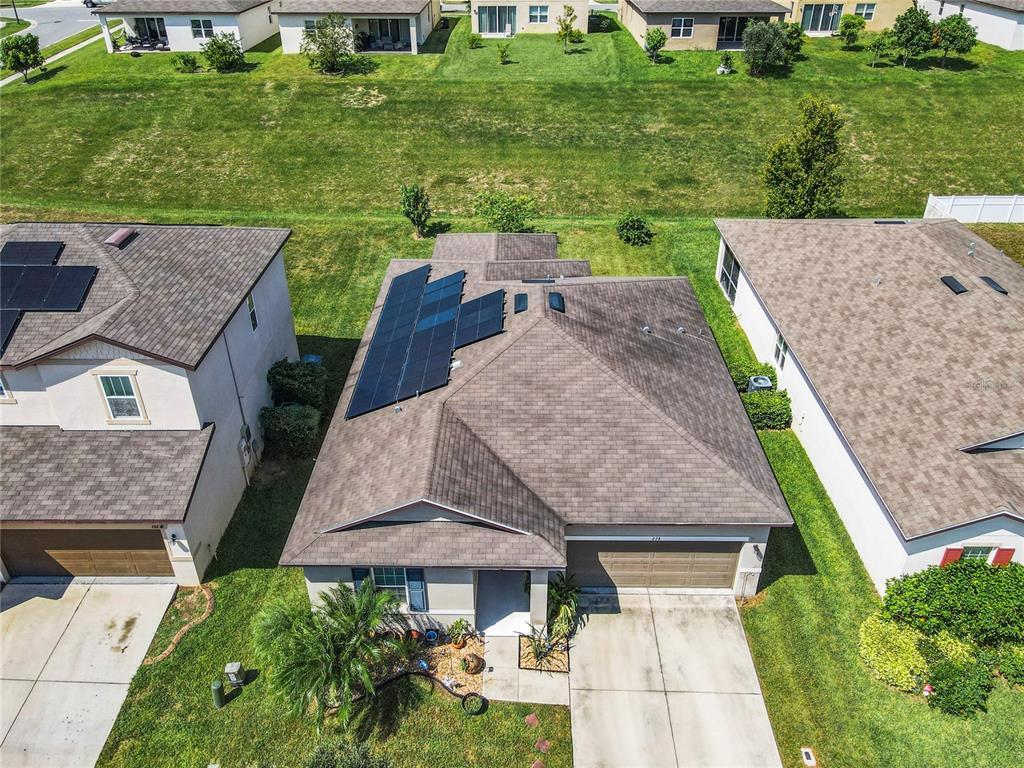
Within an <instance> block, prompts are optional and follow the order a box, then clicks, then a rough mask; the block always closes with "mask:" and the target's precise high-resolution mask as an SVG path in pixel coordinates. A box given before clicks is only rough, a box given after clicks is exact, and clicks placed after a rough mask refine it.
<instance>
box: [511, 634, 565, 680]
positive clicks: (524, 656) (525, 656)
mask: <svg viewBox="0 0 1024 768" xmlns="http://www.w3.org/2000/svg"><path fill="white" fill-rule="evenodd" d="M519 668H520V669H537V670H540V671H541V672H568V671H569V643H568V642H567V641H563V642H560V643H556V644H555V645H554V648H553V649H552V651H551V652H550V653H549V654H548V655H547V656H545V657H544V658H543V659H542V660H541V661H539V662H538V661H537V659H536V657H535V656H534V655H533V654H532V653H531V652H530V643H529V640H528V639H527V638H525V637H520V638H519Z"/></svg>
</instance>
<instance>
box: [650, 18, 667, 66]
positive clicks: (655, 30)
mask: <svg viewBox="0 0 1024 768" xmlns="http://www.w3.org/2000/svg"><path fill="white" fill-rule="evenodd" d="M667 42H668V35H666V34H665V30H664V29H662V28H661V27H648V28H647V34H645V35H644V50H645V51H646V52H647V55H648V56H649V57H650V58H651V61H652V62H654V63H655V64H657V63H658V53H659V52H660V51H661V49H662V48H664V47H665V43H667Z"/></svg>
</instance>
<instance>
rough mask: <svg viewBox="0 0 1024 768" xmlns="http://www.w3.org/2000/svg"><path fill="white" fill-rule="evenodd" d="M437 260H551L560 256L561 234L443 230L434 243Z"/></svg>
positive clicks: (435, 259)
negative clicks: (453, 232) (446, 231)
mask: <svg viewBox="0 0 1024 768" xmlns="http://www.w3.org/2000/svg"><path fill="white" fill-rule="evenodd" d="M433 259H434V261H469V262H471V261H550V260H557V259H558V236H557V235H551V234H543V233H536V234H519V235H510V234H501V233H498V232H473V233H458V234H442V235H438V236H437V241H436V242H435V243H434V255H433Z"/></svg>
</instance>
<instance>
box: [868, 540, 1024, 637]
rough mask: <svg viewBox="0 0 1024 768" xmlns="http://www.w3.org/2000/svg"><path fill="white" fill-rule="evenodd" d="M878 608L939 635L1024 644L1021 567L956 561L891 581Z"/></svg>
mask: <svg viewBox="0 0 1024 768" xmlns="http://www.w3.org/2000/svg"><path fill="white" fill-rule="evenodd" d="M882 606H883V607H882V610H883V613H884V615H885V616H886V618H889V619H892V620H894V621H898V622H901V623H903V624H906V625H908V626H911V627H914V628H915V629H918V630H920V631H921V632H923V633H924V634H926V635H937V634H938V633H939V632H941V631H942V630H944V629H945V630H948V631H949V632H950V633H951V634H952V635H953V636H954V637H958V638H960V639H961V640H971V641H973V642H975V643H977V644H978V645H982V646H994V645H997V644H999V643H1001V642H1014V643H1019V642H1022V641H1024V565H1021V564H1020V563H1010V564H1009V565H1005V566H999V567H992V566H990V565H989V564H988V563H986V562H985V561H983V560H973V559H972V560H958V561H956V562H954V563H950V564H949V565H946V566H943V567H941V568H940V567H938V566H932V567H930V568H927V569H925V570H923V571H918V572H917V573H911V574H907V575H905V576H900V577H899V578H895V579H890V580H889V582H888V584H887V586H886V593H885V599H884V601H883V603H882Z"/></svg>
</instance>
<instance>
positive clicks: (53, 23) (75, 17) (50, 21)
mask: <svg viewBox="0 0 1024 768" xmlns="http://www.w3.org/2000/svg"><path fill="white" fill-rule="evenodd" d="M2 15H4V16H10V17H12V18H13V16H14V12H13V11H12V10H11V9H10V8H4V9H3V14H2ZM18 15H19V16H20V17H21V18H23V19H28V20H29V21H34V22H35V26H33V27H32V28H31V29H26V30H25V32H31V33H32V34H33V35H35V36H36V37H38V38H39V47H40V48H45V47H46V46H48V45H52V44H53V43H56V42H57V41H58V40H63V39H64V38H65V37H69V36H70V35H73V34H75V33H76V32H81V31H82V30H83V29H88V28H89V27H92V26H95V25H97V24H99V19H97V18H96V17H95V16H93V15H92V11H91V10H90V9H89V8H86V7H85V6H84V5H82V0H54V2H52V3H44V4H43V5H37V6H34V7H32V8H20V7H19V8H18ZM19 34H24V33H19Z"/></svg>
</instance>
